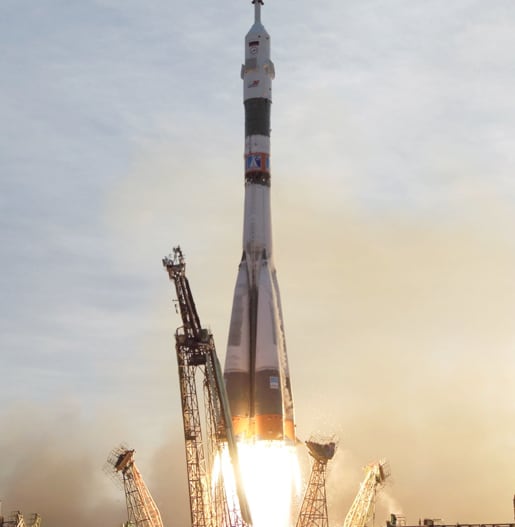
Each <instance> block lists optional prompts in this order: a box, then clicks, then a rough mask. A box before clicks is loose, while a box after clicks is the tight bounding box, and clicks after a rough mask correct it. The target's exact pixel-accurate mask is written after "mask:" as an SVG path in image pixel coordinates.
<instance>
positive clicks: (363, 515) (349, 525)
mask: <svg viewBox="0 0 515 527" xmlns="http://www.w3.org/2000/svg"><path fill="white" fill-rule="evenodd" d="M364 470H365V478H364V479H363V481H362V482H361V485H360V487H359V491H358V493H357V495H356V497H355V498H354V501H353V503H352V505H351V507H350V509H349V512H348V513H347V516H346V517H345V522H344V524H343V527H365V525H366V524H367V521H368V519H369V517H370V516H371V515H372V514H374V513H375V498H376V494H377V491H378V489H379V488H381V487H382V486H383V485H384V482H385V481H386V478H388V477H389V476H390V469H389V466H388V464H387V463H386V461H385V460H382V461H379V462H377V463H370V464H369V465H367V466H366V467H365V468H364Z"/></svg>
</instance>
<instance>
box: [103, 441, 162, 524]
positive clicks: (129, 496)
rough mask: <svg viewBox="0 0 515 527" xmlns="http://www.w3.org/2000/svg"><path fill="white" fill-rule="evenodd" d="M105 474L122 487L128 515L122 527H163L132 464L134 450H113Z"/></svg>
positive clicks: (151, 499)
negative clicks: (113, 478)
mask: <svg viewBox="0 0 515 527" xmlns="http://www.w3.org/2000/svg"><path fill="white" fill-rule="evenodd" d="M105 472H107V473H108V474H110V475H112V476H114V477H115V478H118V479H116V481H119V482H121V483H122V485H123V489H124V491H125V502H126V505H127V515H128V519H127V522H126V523H125V524H124V527H163V521H162V519H161V513H160V512H159V509H158V508H157V505H156V503H155V501H154V499H153V498H152V495H151V494H150V491H149V490H148V487H147V485H146V484H145V482H144V481H143V477H142V476H141V473H140V471H139V470H138V468H137V467H136V463H135V462H134V450H130V449H128V448H127V447H126V446H125V445H120V446H119V447H117V448H115V449H113V450H112V452H111V454H110V455H109V457H108V459H107V463H106V466H105Z"/></svg>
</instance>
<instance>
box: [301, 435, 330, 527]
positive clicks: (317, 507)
mask: <svg viewBox="0 0 515 527" xmlns="http://www.w3.org/2000/svg"><path fill="white" fill-rule="evenodd" d="M306 446H307V447H308V451H309V454H310V456H311V457H312V458H313V465H312V467H311V474H310V477H309V482H308V486H307V488H306V493H305V495H304V499H303V501H302V505H301V508H300V512H299V517H298V519H297V527H328V526H329V519H328V512H327V498H326V487H325V482H326V472H327V463H328V462H329V460H331V459H332V458H333V457H334V454H335V452H336V443H335V442H334V441H330V442H325V443H321V442H315V441H312V440H310V441H306Z"/></svg>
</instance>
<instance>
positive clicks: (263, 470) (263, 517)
mask: <svg viewBox="0 0 515 527" xmlns="http://www.w3.org/2000/svg"><path fill="white" fill-rule="evenodd" d="M238 456H239V462H240V471H241V477H242V480H243V481H242V484H243V488H244V490H245V494H246V496H247V501H248V504H249V507H250V511H251V514H252V524H253V527H290V525H291V523H292V521H291V506H292V501H293V497H294V495H296V494H298V493H299V489H300V469H299V463H298V460H297V455H296V451H295V447H294V446H293V445H289V444H285V443H284V442H282V441H256V442H244V443H238ZM217 465H218V464H217V463H215V467H214V469H215V470H214V473H213V476H214V477H213V479H216V478H217V472H218V471H219V469H217V467H216V466H217ZM220 465H221V472H222V474H223V478H224V484H225V487H226V491H227V496H228V499H229V500H234V499H235V496H236V485H235V482H234V474H233V470H232V465H231V462H230V459H229V454H228V452H227V450H224V452H223V454H222V459H221V463H220Z"/></svg>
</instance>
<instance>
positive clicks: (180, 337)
mask: <svg viewBox="0 0 515 527" xmlns="http://www.w3.org/2000/svg"><path fill="white" fill-rule="evenodd" d="M163 266H164V267H165V268H166V270H167V272H168V276H169V277H170V280H172V281H173V282H174V284H175V289H176V292H177V304H178V307H179V311H180V315H181V319H182V324H183V325H182V326H181V327H179V328H178V329H177V331H176V332H175V350H176V355H177V364H178V369H179V385H180V392H181V405H182V418H183V426H184V442H185V449H186V470H187V476H188V486H189V498H190V513H191V526H192V527H237V526H243V525H245V524H247V525H250V524H251V519H250V512H249V509H248V505H247V501H246V498H245V494H244V492H243V487H242V485H241V477H240V476H239V463H238V451H237V446H236V440H235V437H234V434H233V430H232V419H231V413H230V409H229V404H228V399H227V393H226V390H225V383H224V379H223V374H222V369H221V367H220V362H219V360H218V357H217V354H216V349H215V343H214V338H213V335H212V333H211V332H210V331H209V330H207V329H205V328H203V327H202V325H201V323H200V318H199V316H198V313H197V308H196V306H195V302H194V300H193V295H192V293H191V289H190V285H189V281H188V279H187V277H186V273H185V269H186V264H185V260H184V256H183V254H182V251H181V249H180V247H175V248H174V249H173V254H171V255H170V256H168V257H165V258H164V259H163ZM197 383H201V384H202V386H203V392H204V405H203V414H204V415H205V417H206V421H205V422H203V421H202V420H201V406H200V404H199V398H198V394H197ZM205 436H206V437H207V442H204V439H203V437H205ZM225 449H227V450H228V452H229V457H230V460H231V463H232V468H233V470H234V481H235V484H236V493H237V496H234V497H233V496H227V492H226V488H225V486H224V481H223V475H220V476H219V477H217V479H216V481H213V482H212V481H211V476H212V468H213V465H214V463H215V459H216V458H217V457H219V458H221V456H222V453H223V451H224V450H225Z"/></svg>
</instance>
